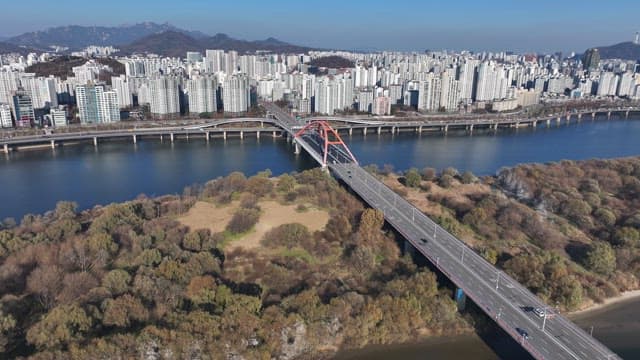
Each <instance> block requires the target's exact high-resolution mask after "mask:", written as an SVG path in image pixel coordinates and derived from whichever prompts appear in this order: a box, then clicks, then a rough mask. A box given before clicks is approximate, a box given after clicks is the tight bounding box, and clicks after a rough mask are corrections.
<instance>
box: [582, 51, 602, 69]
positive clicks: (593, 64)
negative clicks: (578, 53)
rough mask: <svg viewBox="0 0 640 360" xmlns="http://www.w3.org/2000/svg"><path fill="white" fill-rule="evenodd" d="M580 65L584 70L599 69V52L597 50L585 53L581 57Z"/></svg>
mask: <svg viewBox="0 0 640 360" xmlns="http://www.w3.org/2000/svg"><path fill="white" fill-rule="evenodd" d="M582 64H583V67H584V69H585V70H597V69H598V68H599V67H600V52H599V51H598V49H589V50H587V51H585V53H584V55H583V57H582Z"/></svg>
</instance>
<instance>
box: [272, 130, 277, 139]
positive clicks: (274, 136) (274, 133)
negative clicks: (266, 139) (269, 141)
mask: <svg viewBox="0 0 640 360" xmlns="http://www.w3.org/2000/svg"><path fill="white" fill-rule="evenodd" d="M271 136H272V137H273V138H274V139H275V138H276V132H275V131H273V132H272V133H271Z"/></svg>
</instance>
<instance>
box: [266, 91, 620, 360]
mask: <svg viewBox="0 0 640 360" xmlns="http://www.w3.org/2000/svg"><path fill="white" fill-rule="evenodd" d="M265 107H266V108H267V110H268V111H269V112H270V113H271V114H273V115H274V116H275V117H276V118H277V120H278V122H280V123H281V124H282V125H283V127H284V128H285V129H286V130H287V131H288V132H289V133H290V135H291V136H293V135H294V132H293V131H292V128H293V127H294V126H295V124H296V121H295V120H294V119H293V118H291V117H290V116H289V115H288V114H286V113H285V112H284V111H282V110H281V109H279V108H277V107H276V106H275V105H273V104H268V103H267V104H265ZM295 141H296V142H298V143H299V144H301V145H302V147H303V148H304V149H305V150H306V151H307V152H309V154H310V155H311V156H312V157H313V158H314V159H316V160H317V161H318V162H319V163H320V164H321V165H322V166H323V167H328V169H329V170H330V171H331V173H332V174H333V175H334V176H335V177H336V178H338V179H340V180H342V181H343V182H344V183H345V184H346V185H347V186H348V187H349V188H351V189H352V190H353V191H354V192H355V193H357V194H358V195H359V196H360V197H361V198H362V199H363V200H364V201H365V202H367V203H368V204H369V205H370V206H371V207H373V208H375V209H379V210H381V211H382V212H383V213H384V218H385V220H386V221H387V223H389V224H390V225H391V226H393V227H394V228H395V229H396V230H397V231H398V232H399V233H400V234H402V236H404V238H405V239H406V240H407V241H409V242H410V243H411V244H412V245H413V247H415V249H417V251H419V252H420V253H421V254H422V255H424V256H425V257H426V258H427V259H429V261H430V262H431V263H432V264H433V265H434V266H435V267H436V268H438V269H439V270H440V271H441V272H442V273H443V274H444V275H446V276H447V277H448V278H449V279H450V280H451V281H452V282H453V283H454V284H455V285H456V286H458V287H459V288H460V289H462V290H463V291H464V293H465V294H466V295H467V296H468V297H469V298H471V299H472V300H473V301H474V302H475V303H476V304H477V305H478V306H479V307H480V308H481V309H482V310H483V311H484V312H485V313H486V314H487V315H488V316H489V317H491V318H492V319H493V320H494V321H496V323H498V324H499V325H500V327H502V328H503V329H504V330H505V331H506V332H507V333H508V334H510V335H511V336H512V337H513V338H514V339H515V340H516V341H518V343H520V344H521V345H522V347H523V348H524V349H526V350H527V351H528V352H529V353H530V354H531V355H532V356H533V357H535V358H537V359H562V360H564V359H567V360H570V359H607V360H608V359H619V357H618V356H617V355H616V354H615V353H613V352H612V351H611V350H609V349H608V348H607V347H606V346H604V345H603V344H601V343H600V342H599V341H597V340H596V339H594V338H593V337H592V336H590V335H589V334H587V333H586V332H585V331H584V330H582V329H580V328H579V327H578V326H577V325H575V324H574V323H572V322H571V321H569V320H568V319H567V318H566V317H564V316H562V315H561V314H559V313H557V312H556V311H555V310H553V309H552V308H550V307H549V306H548V305H547V304H545V303H544V302H543V301H542V300H541V299H540V298H538V297H537V296H535V295H534V294H533V293H531V292H530V291H529V290H527V289H526V288H525V287H523V286H522V285H521V284H520V283H518V282H517V281H515V280H514V279H513V278H511V277H510V276H509V275H507V274H506V273H504V272H503V271H501V270H499V269H497V268H496V267H495V266H493V265H492V264H490V263H489V262H487V261H486V260H485V259H484V258H482V257H481V256H480V255H479V254H477V253H476V252H475V251H474V250H472V249H471V248H469V247H468V246H467V245H466V244H465V243H464V242H463V241H461V240H460V239H458V238H456V237H455V236H453V235H452V234H450V233H449V232H447V231H446V230H444V229H443V228H442V227H440V226H439V225H437V224H436V223H435V222H434V221H433V220H431V219H430V218H429V217H427V216H426V215H425V214H423V213H422V212H421V211H420V210H419V209H417V208H415V207H414V206H413V205H411V204H410V203H409V202H408V201H406V200H405V199H403V198H402V197H400V196H399V195H398V194H396V193H395V192H394V191H393V190H391V189H390V188H389V187H387V186H386V185H384V184H383V183H382V182H381V181H380V180H378V179H377V178H376V177H374V176H373V175H371V174H369V173H368V172H367V171H366V170H364V169H363V168H362V167H360V165H358V164H357V162H356V161H355V159H353V158H352V156H350V152H349V151H348V149H346V146H344V144H342V146H340V145H332V146H331V147H330V148H328V150H327V155H328V156H327V159H328V160H327V162H326V163H323V162H322V159H323V158H324V154H323V150H322V149H323V147H322V144H323V142H324V141H325V139H323V138H322V134H318V133H314V132H313V131H311V132H308V133H303V134H301V135H300V136H298V137H297V138H296V139H295ZM536 308H539V309H543V312H542V314H538V313H536V312H535V311H533V309H536ZM524 334H526V335H524Z"/></svg>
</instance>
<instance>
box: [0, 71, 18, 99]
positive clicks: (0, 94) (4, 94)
mask: <svg viewBox="0 0 640 360" xmlns="http://www.w3.org/2000/svg"><path fill="white" fill-rule="evenodd" d="M19 74H20V73H18V72H15V71H0V103H5V104H9V103H11V102H13V93H15V92H16V90H18V86H19V85H20V81H19V80H18V78H19Z"/></svg>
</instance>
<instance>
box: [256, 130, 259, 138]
mask: <svg viewBox="0 0 640 360" xmlns="http://www.w3.org/2000/svg"><path fill="white" fill-rule="evenodd" d="M256 139H260V131H256Z"/></svg>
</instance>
